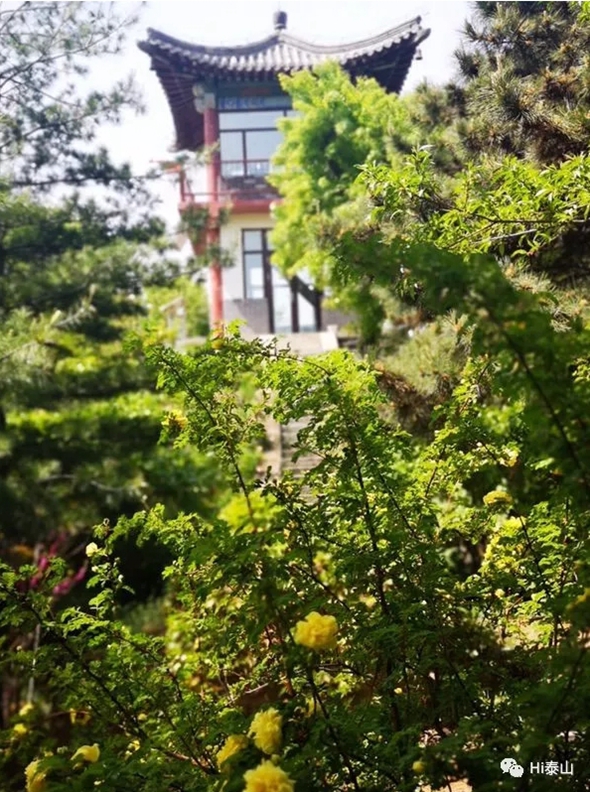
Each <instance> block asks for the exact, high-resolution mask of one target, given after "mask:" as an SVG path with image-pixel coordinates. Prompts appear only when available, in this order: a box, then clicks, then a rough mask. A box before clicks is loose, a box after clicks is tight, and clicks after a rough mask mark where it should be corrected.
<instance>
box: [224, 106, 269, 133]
mask: <svg viewBox="0 0 590 792" xmlns="http://www.w3.org/2000/svg"><path fill="white" fill-rule="evenodd" d="M284 112H285V111H284V110H260V111H258V112H252V111H244V112H242V113H239V112H238V113H220V114H219V128H220V129H221V130H225V129H269V128H272V127H274V126H276V122H277V118H282V117H283V115H284Z"/></svg>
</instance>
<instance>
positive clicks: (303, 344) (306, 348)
mask: <svg viewBox="0 0 590 792" xmlns="http://www.w3.org/2000/svg"><path fill="white" fill-rule="evenodd" d="M258 337H259V338H260V340H261V341H262V342H263V343H267V344H272V342H273V339H274V338H275V337H276V338H277V346H278V348H279V349H290V350H291V352H293V354H295V355H298V356H299V357H309V356H311V355H321V354H322V352H330V351H332V350H334V349H338V337H337V336H336V334H335V333H333V332H331V331H330V332H328V331H326V332H321V333H284V334H282V335H281V334H278V333H277V334H276V336H275V335H261V336H258Z"/></svg>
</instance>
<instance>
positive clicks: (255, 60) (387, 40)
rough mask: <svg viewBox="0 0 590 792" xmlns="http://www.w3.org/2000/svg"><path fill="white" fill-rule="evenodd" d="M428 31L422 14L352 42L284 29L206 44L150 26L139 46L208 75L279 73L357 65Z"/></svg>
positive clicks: (154, 55)
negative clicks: (306, 37)
mask: <svg viewBox="0 0 590 792" xmlns="http://www.w3.org/2000/svg"><path fill="white" fill-rule="evenodd" d="M428 32H429V31H427V30H424V29H423V28H422V27H420V17H416V19H412V20H410V21H409V22H405V23H404V24H403V25H398V26H397V27H394V28H391V29H390V30H386V31H385V32H384V33H381V34H379V35H378V36H373V37H372V38H368V39H364V40H362V41H356V42H354V43H352V44H343V45H339V44H336V45H332V46H322V45H319V44H311V43H309V42H307V41H303V40H301V39H298V38H295V37H293V36H290V35H289V34H288V33H286V32H285V31H284V30H279V31H277V32H276V33H274V34H273V35H272V36H268V37H267V38H265V39H263V40H262V41H258V42H256V43H254V44H247V45H245V46H238V47H205V46H202V45H199V44H189V43H187V42H185V41H180V40H179V39H175V38H172V36H167V35H166V34H165V33H160V31H158V30H153V29H152V28H150V29H149V30H148V39H147V41H142V42H140V44H139V47H140V49H142V50H143V51H144V52H146V53H148V54H149V55H151V56H152V58H164V59H166V60H170V59H171V58H174V59H175V60H176V59H180V60H181V61H183V62H184V63H185V65H189V64H190V65H191V66H192V67H193V68H194V69H195V71H197V72H202V73H203V74H207V73H208V74H212V73H216V74H218V75H219V74H220V73H221V72H223V73H224V74H227V75H228V76H229V75H230V74H232V73H234V74H237V73H244V72H246V73H248V74H256V73H257V74H260V73H264V74H277V73H281V72H289V71H293V70H296V69H309V68H312V67H313V66H316V65H317V64H319V63H322V62H324V61H326V60H336V61H338V63H340V64H341V65H342V66H343V67H346V66H347V64H350V63H351V62H352V61H354V62H355V65H356V63H357V62H358V61H359V60H360V59H363V58H367V57H371V56H374V55H376V54H379V53H383V52H384V51H385V50H389V49H392V48H398V47H399V46H400V45H404V44H405V45H410V46H413V47H416V46H417V45H418V43H419V42H420V41H422V40H424V39H425V38H426V36H427V35H428Z"/></svg>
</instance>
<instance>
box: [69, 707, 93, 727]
mask: <svg viewBox="0 0 590 792" xmlns="http://www.w3.org/2000/svg"><path fill="white" fill-rule="evenodd" d="M89 720H90V713H89V712H84V711H80V712H78V710H70V723H71V724H72V726H75V725H76V724H79V725H80V726H86V724H87V723H88V721H89Z"/></svg>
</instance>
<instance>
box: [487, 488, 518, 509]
mask: <svg viewBox="0 0 590 792" xmlns="http://www.w3.org/2000/svg"><path fill="white" fill-rule="evenodd" d="M483 502H484V503H485V505H486V506H496V505H497V504H501V503H512V497H511V496H510V493H508V492H504V491H503V490H494V491H493V492H488V494H487V495H484V496H483Z"/></svg>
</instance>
